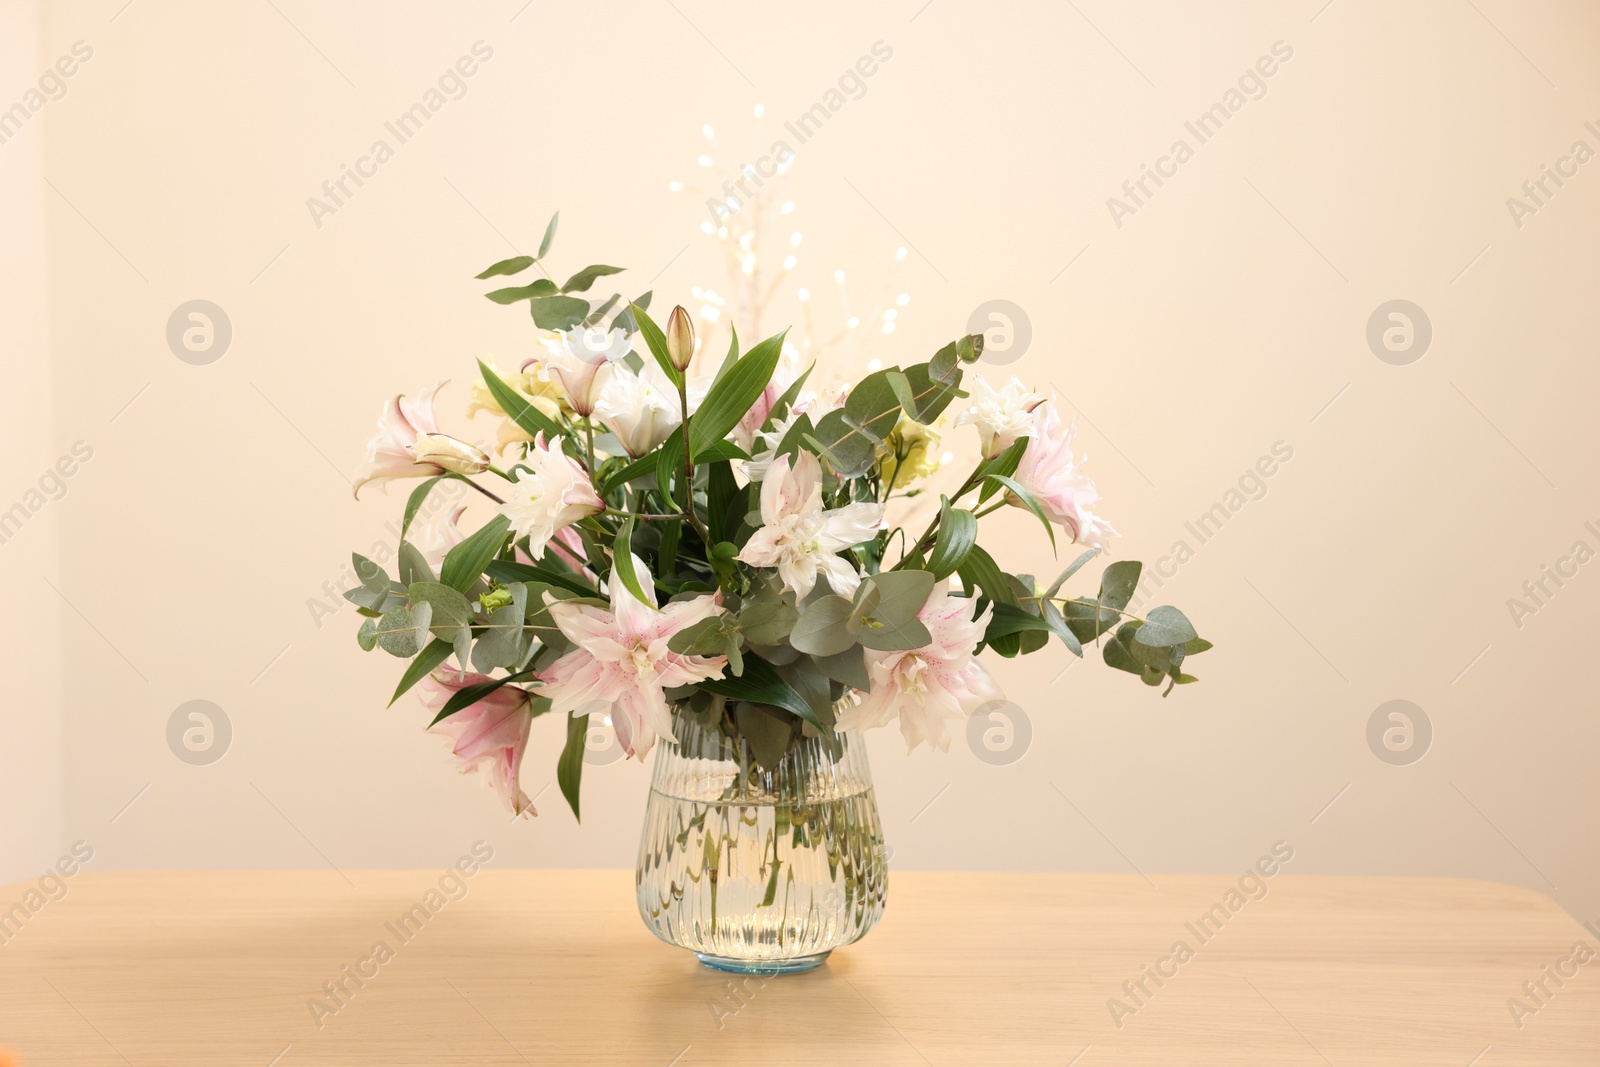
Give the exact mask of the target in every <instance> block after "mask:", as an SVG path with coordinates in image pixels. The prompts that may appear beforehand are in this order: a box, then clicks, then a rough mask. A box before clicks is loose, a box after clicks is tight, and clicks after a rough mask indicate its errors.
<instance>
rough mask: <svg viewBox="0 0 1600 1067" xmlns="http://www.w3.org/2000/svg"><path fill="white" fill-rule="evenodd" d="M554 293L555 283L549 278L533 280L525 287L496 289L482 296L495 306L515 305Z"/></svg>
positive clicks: (516, 286)
mask: <svg viewBox="0 0 1600 1067" xmlns="http://www.w3.org/2000/svg"><path fill="white" fill-rule="evenodd" d="M555 291H556V283H555V282H553V281H551V280H550V279H549V278H535V279H534V280H533V281H531V282H529V283H528V284H527V285H514V286H512V287H511V288H509V289H496V290H494V291H493V292H489V293H484V294H483V295H484V296H486V297H488V298H489V299H490V300H493V301H494V302H495V303H496V304H515V303H516V302H517V301H518V300H533V299H536V298H538V297H544V296H550V295H552V294H554V293H555Z"/></svg>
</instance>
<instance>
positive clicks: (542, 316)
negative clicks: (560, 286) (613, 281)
mask: <svg viewBox="0 0 1600 1067" xmlns="http://www.w3.org/2000/svg"><path fill="white" fill-rule="evenodd" d="M528 309H529V311H531V312H532V313H533V324H534V325H535V326H537V327H539V328H540V329H541V330H570V329H572V328H573V327H574V326H576V325H578V324H579V323H580V322H582V321H583V320H584V319H586V318H588V317H589V302H588V301H587V300H579V299H578V298H577V297H575V296H537V297H534V298H533V299H532V300H530V301H528Z"/></svg>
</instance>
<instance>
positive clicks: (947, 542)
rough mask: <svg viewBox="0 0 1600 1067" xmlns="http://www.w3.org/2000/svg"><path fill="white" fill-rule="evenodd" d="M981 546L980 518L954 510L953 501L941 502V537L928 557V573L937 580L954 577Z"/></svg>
mask: <svg viewBox="0 0 1600 1067" xmlns="http://www.w3.org/2000/svg"><path fill="white" fill-rule="evenodd" d="M977 543H978V517H977V516H976V515H974V514H973V513H972V512H970V511H966V510H964V509H962V508H952V507H951V506H950V499H949V498H948V497H944V496H941V497H940V498H939V537H938V540H936V541H935V542H934V545H933V555H931V556H929V557H928V564H927V566H928V570H929V572H930V573H932V575H933V577H934V578H935V579H936V580H940V581H942V580H943V579H945V578H948V577H950V575H951V574H953V573H955V571H956V569H957V568H959V567H960V566H961V564H962V562H963V561H964V560H965V559H966V558H967V553H969V552H971V551H972V548H973V546H974V545H976V544H977Z"/></svg>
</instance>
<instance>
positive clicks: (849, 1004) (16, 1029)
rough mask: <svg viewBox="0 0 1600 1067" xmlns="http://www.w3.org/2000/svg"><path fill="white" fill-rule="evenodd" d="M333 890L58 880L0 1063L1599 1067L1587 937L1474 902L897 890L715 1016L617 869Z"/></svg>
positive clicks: (1510, 902)
mask: <svg viewBox="0 0 1600 1067" xmlns="http://www.w3.org/2000/svg"><path fill="white" fill-rule="evenodd" d="M346 873H347V875H348V878H349V882H346V881H345V880H344V876H341V875H339V874H336V873H332V872H306V873H301V872H227V873H159V874H113V873H106V874H95V873H82V874H79V875H78V876H77V877H75V878H74V879H72V880H71V881H70V882H69V883H68V885H69V889H70V892H69V894H68V895H67V896H66V897H65V898H63V899H61V900H59V901H56V902H52V903H48V904H46V905H45V906H44V907H42V908H41V909H39V910H38V911H37V913H35V914H33V915H32V917H31V918H29V919H28V920H27V921H26V923H25V924H23V926H22V928H21V930H20V931H19V932H15V933H11V931H10V929H7V930H6V934H8V935H9V936H10V940H9V942H8V943H7V944H5V946H4V947H0V1047H3V1046H7V1045H9V1046H11V1047H12V1048H13V1049H14V1050H15V1053H16V1055H17V1056H18V1059H19V1062H20V1063H21V1064H22V1065H23V1067H43V1065H49V1064H63V1065H70V1067H97V1065H101V1064H106V1065H119V1067H120V1065H126V1064H133V1065H138V1067H144V1065H151V1067H183V1065H190V1064H193V1065H202V1064H203V1065H205V1067H230V1065H235V1064H237V1065H254V1067H267V1065H269V1064H272V1065H275V1067H303V1065H308V1064H338V1065H354V1064H383V1065H386V1067H394V1065H400V1064H418V1065H424V1064H425V1065H428V1067H439V1065H444V1064H473V1065H489V1064H504V1065H516V1064H561V1065H567V1064H577V1063H602V1064H641V1065H646V1067H668V1065H673V1067H694V1065H702V1064H734V1063H738V1064H745V1065H760V1067H768V1065H782V1064H828V1065H832V1064H843V1065H856V1064H860V1065H869V1064H870V1065H872V1067H896V1065H901V1064H905V1065H926V1064H933V1065H938V1067H944V1065H946V1064H985V1065H987V1064H1013V1063H1015V1064H1053V1065H1057V1067H1060V1065H1065V1064H1072V1065H1074V1067H1099V1065H1101V1064H1160V1065H1163V1067H1172V1065H1180V1064H1227V1065H1230V1067H1233V1065H1237V1064H1243V1063H1270V1064H1308V1065H1328V1064H1335V1065H1339V1067H1343V1065H1347V1064H1348V1065H1352V1067H1354V1065H1370V1064H1405V1065H1407V1067H1415V1065H1419V1064H1440V1065H1449V1067H1468V1065H1469V1064H1471V1065H1473V1067H1500V1065H1504V1064H1518V1065H1537V1064H1585V1065H1593V1064H1596V1063H1600V960H1595V961H1594V962H1592V963H1590V964H1589V965H1588V966H1586V967H1582V968H1581V969H1579V970H1578V972H1577V974H1576V976H1575V977H1571V978H1567V979H1563V982H1564V985H1562V986H1561V987H1560V988H1557V987H1556V985H1555V984H1554V982H1553V981H1551V980H1550V979H1548V978H1546V977H1545V975H1546V973H1547V972H1545V971H1544V969H1543V968H1544V967H1545V965H1547V964H1548V965H1550V966H1551V967H1552V968H1555V967H1556V966H1557V963H1558V961H1561V960H1564V959H1567V958H1569V957H1570V956H1571V955H1572V949H1573V946H1574V945H1575V944H1576V943H1578V942H1580V941H1582V942H1584V943H1585V944H1587V945H1589V946H1591V947H1595V946H1596V945H1597V940H1600V939H1597V937H1596V935H1594V934H1593V933H1591V932H1589V931H1587V930H1585V929H1584V928H1583V927H1580V926H1579V925H1578V924H1577V923H1576V922H1574V921H1573V920H1572V919H1570V918H1568V917H1567V916H1566V915H1565V914H1563V913H1562V912H1561V911H1560V910H1558V909H1557V908H1556V906H1555V905H1554V904H1552V903H1551V902H1550V901H1549V900H1547V899H1545V898H1544V897H1541V896H1539V895H1537V894H1535V893H1532V892H1528V891H1526V890H1522V889H1512V888H1508V887H1506V886H1500V885H1490V884H1486V883H1481V882H1466V881H1451V880H1439V879H1404V878H1382V879H1380V878H1296V877H1293V876H1290V875H1280V876H1279V877H1277V878H1275V879H1272V880H1271V881H1270V882H1268V883H1266V884H1267V886H1268V889H1269V893H1268V895H1267V896H1266V897H1264V898H1263V899H1259V900H1251V901H1248V902H1247V903H1246V904H1245V905H1244V906H1243V907H1241V908H1240V909H1239V910H1238V911H1237V912H1236V913H1232V914H1230V913H1228V912H1227V910H1226V907H1224V909H1223V915H1224V916H1226V918H1225V921H1224V920H1223V919H1213V923H1214V924H1215V925H1216V926H1217V927H1219V928H1218V929H1214V930H1213V929H1212V928H1211V927H1208V928H1206V929H1203V930H1202V929H1200V928H1198V927H1196V928H1194V929H1191V927H1190V926H1189V925H1186V924H1195V923H1197V921H1198V919H1199V918H1200V917H1201V916H1202V915H1204V914H1205V913H1206V912H1207V911H1208V909H1210V908H1211V907H1212V905H1214V904H1224V905H1225V904H1226V903H1227V901H1226V899H1225V894H1226V893H1227V891H1228V890H1229V889H1230V888H1232V887H1233V886H1234V884H1235V880H1234V879H1229V878H1225V877H1161V876H1156V877H1153V878H1152V879H1151V881H1150V882H1146V881H1145V880H1143V879H1142V878H1140V877H1138V876H1127V877H1123V876H1119V875H1057V874H915V873H899V872H897V873H895V874H894V875H893V876H892V880H891V888H890V895H889V908H888V912H887V913H886V915H885V917H884V921H883V923H882V924H881V925H880V926H879V927H878V929H877V930H875V931H874V932H873V933H871V934H870V935H869V936H868V937H867V938H866V940H864V941H863V942H862V943H860V944H859V945H856V946H853V947H852V948H849V949H843V950H841V951H838V952H836V953H834V955H833V958H832V959H831V960H830V961H829V963H828V964H827V966H825V967H823V968H821V969H819V970H817V971H814V972H811V973H808V974H802V975H794V976H787V977H783V978H776V979H770V980H767V981H765V982H762V981H759V980H750V981H749V983H748V987H747V988H745V989H742V990H741V991H740V993H739V995H738V996H737V997H736V996H735V992H734V990H735V987H736V985H737V983H736V982H735V980H734V979H732V978H731V977H730V976H728V975H724V974H717V973H714V972H711V971H708V970H706V969H704V968H702V967H700V966H699V965H698V964H696V963H695V962H694V960H693V957H691V956H690V955H689V954H688V953H687V952H684V951H682V950H680V949H675V948H671V947H669V946H667V945H664V944H662V943H660V942H658V941H656V940H655V939H654V938H652V937H651V936H650V935H649V934H648V933H646V932H645V930H644V928H643V927H642V926H641V925H640V923H639V919H638V917H637V914H636V913H635V911H634V904H633V876H632V874H631V873H629V872H625V871H505V870H493V869H487V868H486V869H484V870H482V871H481V872H479V873H478V874H477V875H476V876H475V877H473V878H472V879H470V880H464V881H463V882H462V883H461V885H462V886H463V887H464V888H465V890H466V893H465V895H464V896H462V895H461V894H460V892H459V890H458V889H457V887H456V884H455V883H453V882H451V883H447V886H446V888H447V889H449V890H451V891H452V894H451V895H454V896H457V897H458V898H459V899H453V900H452V899H449V896H448V895H446V894H445V893H440V894H439V896H438V897H436V898H434V899H433V900H429V899H428V893H429V891H430V890H433V889H437V888H438V886H439V878H440V874H439V872H425V871H420V872H419V871H411V872H403V871H402V872H397V871H381V872H380V871H350V872H346ZM351 883H353V884H351ZM1152 883H1153V884H1152ZM27 888H28V887H27V886H9V887H6V888H4V889H3V890H0V908H6V907H9V906H10V904H11V902H12V901H15V900H19V899H22V896H23V893H24V892H25V890H26V889H27ZM438 901H443V902H444V903H443V905H442V906H441V907H439V908H438V910H437V913H436V914H433V915H432V916H431V917H428V918H426V919H425V920H424V921H421V922H418V921H417V920H413V924H414V925H415V926H417V927H419V928H418V929H412V928H410V927H407V928H405V929H404V930H400V929H399V928H398V927H397V926H396V923H397V921H398V919H399V918H400V916H402V915H403V914H405V913H407V912H408V910H409V909H411V908H412V907H413V905H417V904H419V903H420V904H424V905H426V904H430V903H435V902H438ZM397 932H398V933H405V934H407V935H408V936H409V940H406V939H404V938H402V937H400V936H397ZM1197 934H1209V936H1208V938H1207V939H1206V940H1205V941H1202V940H1201V938H1200V937H1199V936H1197ZM1178 941H1183V942H1185V943H1186V945H1187V946H1188V947H1189V948H1190V949H1191V950H1192V952H1193V955H1192V958H1189V959H1188V960H1187V961H1186V962H1181V963H1180V962H1179V961H1178V960H1177V958H1176V957H1173V956H1171V955H1170V953H1171V950H1172V948H1173V946H1174V943H1175V942H1178ZM377 942H384V943H385V944H386V945H387V946H388V947H389V948H390V949H391V950H392V956H391V957H390V958H388V959H387V961H386V962H381V961H379V960H377V959H375V958H373V957H372V956H371V953H372V951H373V947H374V945H375V943H377ZM364 959H367V960H370V962H367V963H362V962H361V961H362V960H364ZM1163 960H1165V961H1166V962H1164V963H1163V962H1161V961H1163ZM347 965H348V966H350V967H351V968H353V969H356V968H359V969H363V970H365V971H367V972H368V973H369V974H373V975H374V976H373V977H369V978H366V979H363V982H364V985H363V986H362V987H360V988H357V986H356V985H355V982H354V981H353V980H351V979H345V982H346V989H348V990H350V991H351V992H350V994H349V995H348V996H347V997H346V998H345V1002H344V1003H343V1004H342V1005H341V1004H339V1003H337V1002H335V1001H333V1000H332V999H330V998H329V997H328V996H327V994H326V993H325V992H324V990H323V983H325V982H330V981H335V980H339V979H341V978H344V977H345V975H346V973H347V972H346V971H345V967H346V966H347ZM1147 965H1148V966H1150V967H1152V968H1155V967H1157V966H1158V965H1159V966H1160V967H1161V969H1162V970H1165V971H1166V972H1167V973H1168V975H1169V977H1166V978H1164V979H1162V982H1163V984H1162V985H1161V986H1159V987H1157V986H1156V985H1155V983H1154V980H1153V979H1151V978H1149V977H1145V970H1144V968H1145V967H1146V966H1147ZM1565 969H1566V970H1569V971H1570V970H1572V965H1567V966H1566V967H1565ZM1141 978H1143V980H1144V985H1145V987H1146V990H1148V995H1144V994H1141V995H1140V996H1139V997H1138V1000H1135V999H1134V997H1133V995H1131V994H1130V993H1129V992H1128V991H1127V990H1126V989H1125V988H1124V985H1123V983H1124V982H1130V983H1134V982H1137V981H1138V980H1139V979H1141ZM1540 979H1544V981H1545V983H1546V987H1547V988H1548V989H1549V990H1550V991H1551V995H1550V996H1549V997H1547V998H1546V997H1543V996H1541V999H1542V1000H1543V1005H1542V1006H1538V1010H1537V1011H1536V1012H1533V1011H1532V1009H1533V1008H1534V1007H1536V1006H1537V1005H1536V1004H1535V1002H1534V1001H1532V1000H1531V999H1529V998H1528V996H1527V994H1526V992H1525V991H1524V989H1523V983H1524V982H1530V981H1532V982H1537V981H1539V980H1540ZM1134 991H1135V993H1137V992H1139V991H1138V987H1137V985H1135V986H1134ZM319 996H320V997H321V998H322V1001H323V1008H322V1009H321V1010H320V1011H314V1010H313V1009H312V1008H311V1007H310V1006H309V1004H310V1003H311V1002H312V998H314V997H319ZM1513 997H1520V998H1522V999H1523V1001H1524V1003H1525V1004H1526V1005H1527V1007H1528V1008H1529V1010H1530V1013H1529V1014H1525V1015H1524V1016H1523V1018H1522V1019H1521V1020H1520V1021H1521V1024H1522V1025H1521V1026H1520V1027H1519V1026H1518V1025H1517V1020H1515V1019H1514V1018H1513V1016H1512V1013H1511V1011H1510V1009H1509V1008H1508V999H1509V998H1513ZM1112 998H1116V999H1117V1000H1118V1001H1119V1002H1121V1003H1122V1004H1123V1006H1124V1007H1125V1008H1126V1009H1129V1010H1128V1011H1123V1012H1119V1013H1118V1014H1119V1015H1120V1016H1121V1018H1120V1022H1121V1025H1120V1027H1119V1026H1118V1025H1117V1023H1116V1022H1114V1021H1113V1012H1112V1010H1111V1007H1108V1002H1109V1001H1111V1000H1112ZM1135 1008H1136V1009H1137V1010H1136V1011H1133V1010H1132V1009H1135ZM1485 1050H1487V1051H1485ZM0 1062H4V1058H3V1056H0Z"/></svg>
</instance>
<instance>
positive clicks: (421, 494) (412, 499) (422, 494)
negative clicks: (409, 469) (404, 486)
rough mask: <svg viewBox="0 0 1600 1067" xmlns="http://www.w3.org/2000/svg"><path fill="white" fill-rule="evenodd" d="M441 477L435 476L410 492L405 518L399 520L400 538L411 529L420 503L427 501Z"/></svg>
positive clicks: (419, 508) (420, 505)
mask: <svg viewBox="0 0 1600 1067" xmlns="http://www.w3.org/2000/svg"><path fill="white" fill-rule="evenodd" d="M441 477H443V475H435V476H434V477H432V478H429V479H427V480H426V481H424V482H423V483H422V484H421V485H419V486H417V487H416V488H415V489H413V490H411V495H410V496H409V497H407V498H406V512H405V517H404V518H402V519H401V520H400V536H401V537H404V536H405V535H406V531H407V530H409V529H411V520H412V519H414V518H416V517H417V512H418V511H419V510H421V508H422V502H423V501H424V500H426V499H428V493H429V492H431V491H432V490H433V487H434V486H436V485H438V484H439V479H440V478H441Z"/></svg>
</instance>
